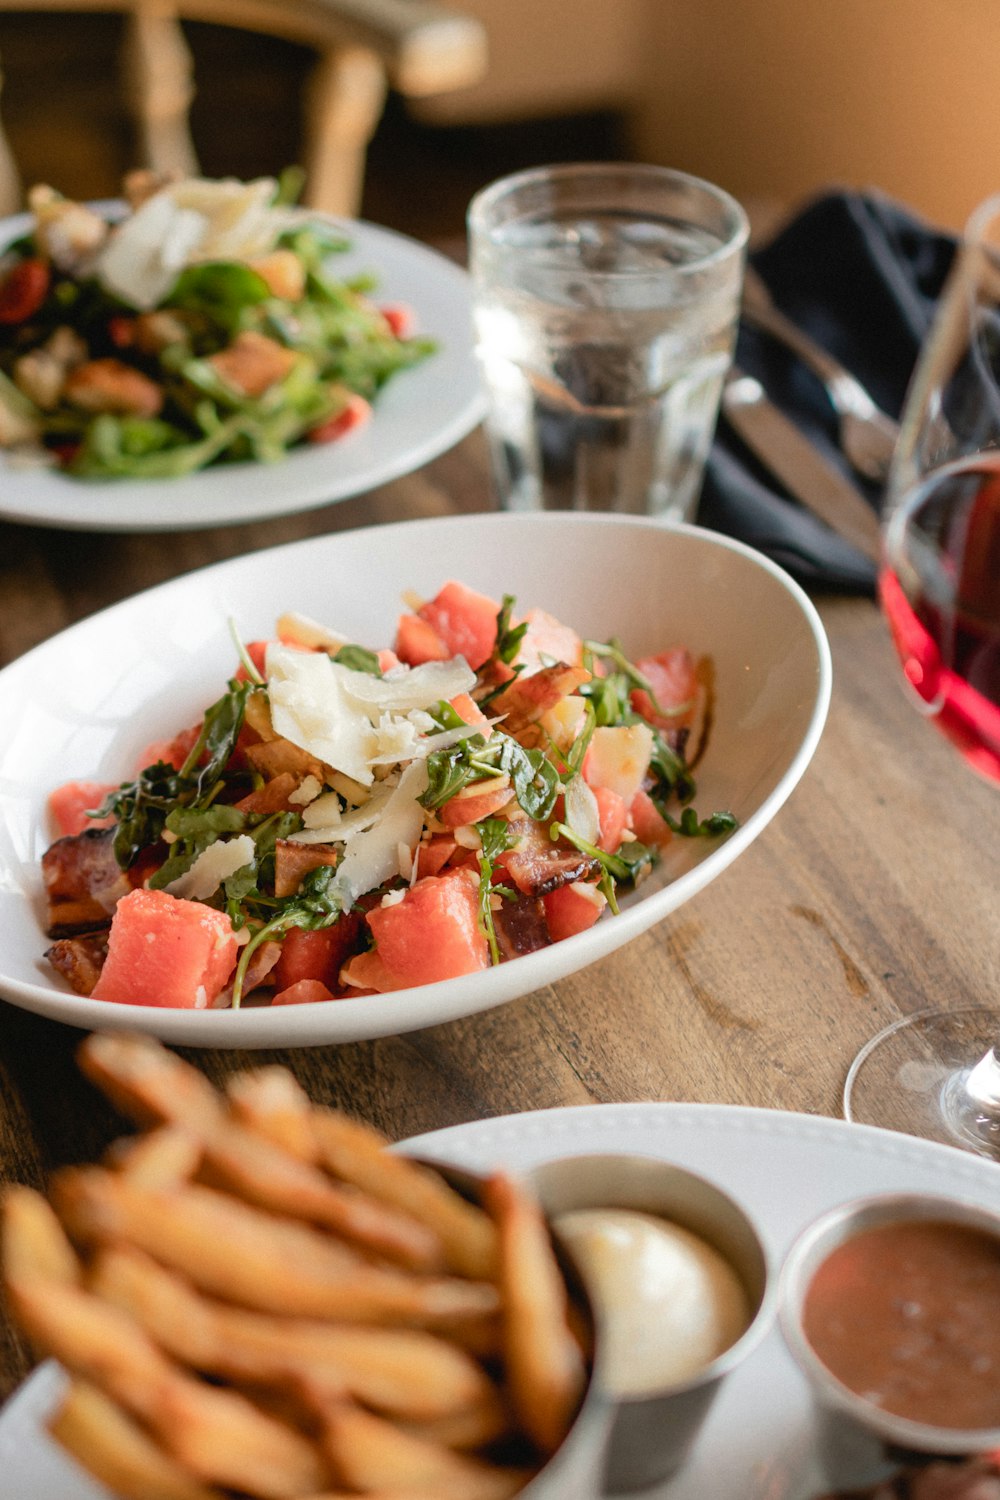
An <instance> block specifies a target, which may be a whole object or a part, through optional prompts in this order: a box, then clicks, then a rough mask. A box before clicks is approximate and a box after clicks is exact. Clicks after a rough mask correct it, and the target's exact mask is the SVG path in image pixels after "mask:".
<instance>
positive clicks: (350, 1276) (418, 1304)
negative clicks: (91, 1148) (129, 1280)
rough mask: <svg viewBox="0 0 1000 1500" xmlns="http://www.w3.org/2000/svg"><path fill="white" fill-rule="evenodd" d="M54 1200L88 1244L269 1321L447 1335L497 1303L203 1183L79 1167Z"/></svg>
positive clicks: (61, 1182) (482, 1289) (60, 1180)
mask: <svg viewBox="0 0 1000 1500" xmlns="http://www.w3.org/2000/svg"><path fill="white" fill-rule="evenodd" d="M51 1194H52V1198H53V1202H54V1204H55V1207H56V1211H57V1213H58V1214H59V1216H60V1218H61V1219H62V1220H63V1222H64V1223H65V1224H66V1225H67V1226H68V1228H69V1230H70V1232H71V1233H72V1234H73V1235H74V1236H76V1237H78V1238H79V1239H81V1240H83V1241H84V1242H85V1243H89V1244H108V1243H111V1242H114V1241H121V1240H124V1241H125V1242H126V1243H128V1244H131V1245H134V1246H136V1247H137V1248H138V1249H140V1250H145V1251H146V1252H147V1253H148V1254H150V1255H152V1256H153V1257H154V1258H155V1259H156V1260H158V1261H160V1262H161V1263H162V1264H164V1265H166V1266H169V1267H171V1268H172V1269H173V1270H176V1271H180V1272H181V1273H182V1274H183V1275H185V1276H188V1277H189V1278H190V1280H191V1281H192V1282H193V1283H194V1284H195V1286H197V1287H199V1288H200V1289H201V1290H202V1291H206V1292H210V1293H215V1294H218V1295H219V1296H222V1297H225V1298H227V1299H228V1300H230V1301H238V1302H241V1303H243V1305H244V1306H245V1307H249V1308H255V1309H257V1310H259V1311H262V1312H276V1313H289V1314H293V1315H298V1316H301V1317H319V1318H342V1319H345V1320H346V1321H348V1322H352V1323H390V1322H401V1323H405V1324H413V1325H415V1326H418V1327H447V1326H448V1324H449V1323H450V1322H452V1321H458V1320H461V1319H463V1318H470V1317H476V1316H479V1315H482V1314H484V1313H491V1312H494V1311H495V1310H496V1307H497V1303H498V1299H497V1292H496V1288H495V1287H493V1286H491V1285H490V1284H488V1283H486V1282H473V1281H464V1280H461V1279H459V1278H458V1277H420V1276H414V1275H409V1274H407V1273H405V1272H403V1271H396V1270H392V1269H386V1268H383V1267H381V1266H376V1265H372V1264H370V1263H369V1262H367V1261H365V1260H364V1259H363V1258H362V1257H361V1256H359V1255H358V1254H357V1252H355V1251H354V1250H352V1249H351V1248H350V1247H348V1246H346V1245H344V1244H342V1243H340V1242H338V1241H336V1240H334V1239H333V1238H332V1237H331V1236H330V1235H326V1234H323V1233H322V1232H321V1231H320V1230H317V1229H314V1228H312V1227H311V1226H310V1225H306V1224H301V1223H296V1222H294V1221H292V1220H290V1219H277V1218H275V1217H274V1216H273V1215H271V1214H267V1213H264V1212H263V1211H262V1210H260V1209H257V1208H253V1207H252V1206H250V1205H249V1204H245V1203H241V1202H239V1201H238V1200H234V1199H232V1198H230V1197H228V1196H226V1195H225V1194H223V1193H219V1192H216V1191H215V1190H214V1189H211V1188H205V1187H200V1186H198V1185H197V1184H190V1185H183V1186H180V1187H176V1188H171V1189H149V1188H143V1187H141V1186H138V1185H137V1184H135V1183H133V1182H130V1181H129V1180H128V1179H127V1178H125V1177H122V1176H121V1175H120V1174H116V1173H112V1172H107V1171H104V1170H103V1169H101V1168H99V1167H84V1168H77V1167H72V1168H67V1169H65V1170H64V1171H62V1172H59V1173H57V1174H56V1176H55V1177H54V1178H53V1181H52V1186H51Z"/></svg>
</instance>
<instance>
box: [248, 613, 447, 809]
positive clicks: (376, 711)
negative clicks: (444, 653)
mask: <svg viewBox="0 0 1000 1500" xmlns="http://www.w3.org/2000/svg"><path fill="white" fill-rule="evenodd" d="M266 669H267V686H268V695H269V698H270V702H271V723H272V725H273V726H274V730H275V733H276V734H279V735H282V736H283V737H284V738H285V739H287V740H291V741H292V743H293V744H295V745H299V746H301V747H302V749H303V750H308V751H309V753H310V755H315V756H316V758H317V760H321V761H323V763H324V765H328V766H331V767H332V768H333V769H334V770H335V771H340V772H342V773H343V774H344V775H346V776H350V777H351V778H352V779H353V780H354V781H357V782H359V783H360V784H361V785H362V786H366V787H368V786H371V784H372V782H373V780H374V771H373V767H374V766H378V765H396V764H398V763H399V762H401V761H408V760H413V759H414V758H415V757H416V756H418V755H422V754H424V753H426V751H425V747H424V746H423V745H422V744H421V732H422V726H421V722H420V719H419V718H418V719H417V720H416V722H414V719H413V718H411V717H408V716H410V715H421V714H423V711H424V710H426V709H427V708H428V707H429V706H431V705H432V704H435V703H438V702H440V700H441V699H442V698H445V699H447V698H453V697H455V695H456V694H457V693H463V692H466V691H467V690H468V688H470V687H471V686H472V685H473V684H474V682H475V676H474V674H473V672H472V671H471V670H470V668H469V667H468V666H467V665H466V664H465V662H464V661H463V660H462V658H461V657H456V659H455V660H454V661H450V662H427V663H426V664H425V665H423V666H420V667H400V668H397V669H394V670H393V671H392V672H390V673H388V674H387V675H386V676H385V677H374V676H372V675H371V674H370V673H368V672H355V671H352V669H351V668H350V667H345V666H344V665H343V664H342V663H341V662H335V661H331V659H330V657H329V656H326V655H325V654H321V653H318V652H305V651H297V650H295V649H294V648H293V647H290V646H284V645H281V644H279V643H275V642H272V643H271V644H270V645H269V646H268V648H267V657H266Z"/></svg>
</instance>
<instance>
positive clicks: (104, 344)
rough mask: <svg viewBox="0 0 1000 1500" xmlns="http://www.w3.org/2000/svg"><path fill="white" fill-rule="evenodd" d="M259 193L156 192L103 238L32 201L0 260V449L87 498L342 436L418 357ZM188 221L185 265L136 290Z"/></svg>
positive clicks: (418, 344)
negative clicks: (237, 231)
mask: <svg viewBox="0 0 1000 1500" xmlns="http://www.w3.org/2000/svg"><path fill="white" fill-rule="evenodd" d="M259 186H260V185H259V184H248V185H243V184H235V183H233V184H227V183H219V184H213V183H203V182H200V181H199V180H197V179H194V180H191V181H189V182H186V183H183V184H176V185H174V186H173V187H169V186H162V185H161V187H160V190H159V191H158V192H157V193H155V194H154V195H152V201H151V199H150V198H148V197H147V198H145V199H143V200H142V201H141V202H139V203H138V204H137V205H136V206H135V207H134V210H133V213H132V214H131V215H128V216H126V217H125V219H123V220H121V221H116V223H115V224H114V225H113V226H111V227H109V226H108V225H107V224H106V223H105V222H104V221H103V220H99V219H98V218H97V216H96V215H95V214H94V213H93V211H91V210H90V209H88V208H86V206H85V205H81V204H73V203H70V202H68V201H67V200H62V199H60V198H59V197H58V195H55V194H52V192H51V190H50V189H45V190H41V189H36V190H33V195H34V196H33V198H32V201H33V202H34V203H36V204H37V207H36V222H35V226H34V228H33V230H32V231H31V232H29V233H28V234H26V235H25V236H23V237H22V238H21V239H20V240H19V241H18V242H17V243H16V244H15V245H13V246H11V247H10V248H9V249H8V250H7V251H6V252H5V253H2V254H0V447H3V446H7V447H10V448H16V449H18V450H34V451H36V452H38V453H41V454H44V455H46V456H47V459H48V461H50V462H51V463H53V464H57V465H58V466H60V467H61V468H63V469H64V470H65V471H66V472H68V473H70V474H73V475H76V476H78V477H80V478H82V479H99V480H107V479H115V478H148V479H166V478H174V477H178V476H181V475H184V474H190V473H192V472H194V471H196V470H199V469H203V468H205V467H206V466H208V465H210V464H215V463H219V462H229V461H235V460H253V461H256V462H261V463H273V462H275V461H277V460H279V459H281V458H282V457H283V456H284V455H285V454H286V453H287V452H288V450H289V449H290V448H292V447H294V446H295V445H296V444H300V443H303V442H307V441H308V442H325V441H331V440H333V439H335V438H337V437H339V436H341V435H343V433H344V432H346V431H348V430H350V428H351V427H352V426H354V425H357V423H358V422H359V421H361V420H363V419H364V417H365V416H366V415H367V412H368V408H369V405H370V403H371V402H372V401H373V400H374V399H375V397H376V396H377V394H378V392H379V391H380V390H381V388H382V387H383V386H384V385H385V383H386V381H388V380H390V379H392V377H393V376H394V375H396V374H397V373H398V372H400V371H402V370H405V369H407V368H409V367H411V366H412V365H414V364H416V363H417V362H419V361H420V360H423V359H424V358H426V357H427V356H428V355H429V354H431V353H432V352H433V350H434V348H435V344H434V341H433V340H432V339H429V338H423V337H408V336H405V328H404V318H403V314H402V312H401V310H399V309H392V308H389V309H385V310H383V309H382V308H380V307H379V306H378V305H377V302H376V301H375V300H374V294H375V288H376V282H375V279H374V278H373V277H372V276H371V275H368V274H366V275H359V276H354V277H350V278H347V279H341V278H339V277H338V275H337V266H336V261H337V256H338V254H340V253H342V252H343V251H345V250H346V249H348V248H349V243H348V241H347V240H346V239H345V238H344V236H343V235H342V234H340V233H338V232H336V231H334V230H333V229H331V228H329V227H327V226H325V225H324V224H323V223H321V222H310V221H308V220H307V219H306V218H305V216H304V213H303V212H302V211H298V212H293V211H292V210H289V209H287V208H284V207H282V206H281V203H280V195H281V189H280V188H279V187H278V185H277V184H274V185H273V187H274V193H273V197H272V201H271V202H270V203H264V202H262V200H261V194H260V192H257V191H255V192H253V193H251V189H254V190H255V189H257V188H259ZM212 189H219V192H218V193H213V192H212V191H211V190H212ZM244 189H245V194H244V196H245V198H246V201H245V202H244V201H243V200H242V199H240V198H239V197H235V198H234V194H236V193H238V192H243V191H244ZM196 190H197V191H196ZM171 194H173V195H174V196H173V198H171ZM160 199H162V200H163V202H162V204H160V203H159V201H158V200H160ZM233 202H235V205H236V208H235V209H233V210H231V209H230V205H231V204H232V203H233ZM236 210H239V213H240V214H242V215H243V222H244V232H243V239H242V241H241V239H240V236H239V235H236V236H235V237H234V234H233V231H232V226H231V224H230V218H231V217H232V214H233V213H234V212H235V211H236ZM154 211H155V212H154ZM157 214H158V215H159V217H158V218H157V217H155V215H157ZM227 214H228V215H229V217H226V215H227ZM196 215H200V216H201V221H203V223H204V225H205V226H206V227H205V231H204V234H203V238H202V241H201V242H200V244H199V245H196V246H195V249H194V250H193V251H192V258H193V259H192V263H188V264H184V265H182V266H180V267H179V268H178V267H176V266H174V267H171V265H170V263H169V262H164V264H159V265H158V273H159V274H158V275H157V276H154V277H152V279H150V280H149V281H148V282H144V281H143V280H142V278H141V277H139V276H138V274H137V272H136V266H137V265H138V263H140V262H141V261H142V257H143V256H144V255H148V256H149V258H150V260H151V261H152V260H154V259H155V257H156V256H157V255H159V256H160V260H161V261H164V257H165V255H166V252H165V251H163V250H162V249H161V246H160V245H159V243H153V240H152V239H151V237H154V236H158V239H159V240H162V241H164V242H165V243H167V244H169V242H170V238H171V235H172V234H177V235H180V236H181V237H183V235H184V234H187V233H189V230H190V224H191V222H192V219H193V218H194V217H195V216H196ZM213 216H214V217H213ZM216 219H218V220H219V221H220V223H221V224H222V228H221V229H220V228H219V226H218V224H216V222H215V220H216ZM146 220H149V223H148V224H147V223H146V222H145V221H146ZM237 227H239V226H238V225H237ZM129 234H132V235H133V238H134V239H135V242H136V243H135V249H134V252H133V253H132V255H131V257H126V256H124V255H123V252H122V246H123V244H124V243H125V238H124V237H125V236H127V235H129ZM74 236H75V239H74ZM244 245H245V248H244ZM116 246H117V250H116ZM233 246H235V249H232V247H233ZM227 250H228V251H229V252H230V253H226V252H227ZM115 257H117V259H116V258H115ZM123 260H125V261H126V262H127V264H126V267H125V269H126V271H127V274H126V275H124V277H123V274H122V266H121V265H120V264H118V262H121V261H123Z"/></svg>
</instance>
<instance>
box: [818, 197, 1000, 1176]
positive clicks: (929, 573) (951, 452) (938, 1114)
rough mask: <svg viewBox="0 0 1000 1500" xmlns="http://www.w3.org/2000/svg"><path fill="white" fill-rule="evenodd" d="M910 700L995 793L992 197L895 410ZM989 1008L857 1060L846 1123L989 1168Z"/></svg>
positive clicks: (888, 546) (895, 533)
mask: <svg viewBox="0 0 1000 1500" xmlns="http://www.w3.org/2000/svg"><path fill="white" fill-rule="evenodd" d="M879 593H880V599H881V604H882V608H883V611H884V613H885V615H886V618H887V619H888V622H889V626H890V629H891V631H892V638H893V642H894V644H895V647H896V651H897V653H898V655H899V659H900V663H901V665H902V669H903V674H904V677H905V680H906V683H907V685H908V690H909V693H910V696H911V697H912V699H913V701H914V703H915V704H916V706H917V708H918V709H919V711H920V713H921V714H922V715H923V716H924V717H925V718H926V719H927V720H928V722H929V723H931V724H933V725H934V726H935V727H936V728H937V729H938V730H939V731H940V732H941V733H942V734H944V735H946V736H947V738H948V739H949V740H950V741H951V742H952V744H953V745H954V746H955V747H956V748H957V750H958V751H959V753H960V754H961V755H962V757H963V758H964V759H965V761H966V762H967V764H968V765H969V766H971V767H972V769H973V771H976V772H978V773H979V774H980V775H981V776H984V777H986V778H987V779H988V780H989V781H991V782H993V783H1000V195H998V196H997V197H995V198H991V199H989V200H987V202H985V203H984V204H982V205H981V207H980V208H979V209H977V211H976V212H975V213H974V214H973V216H972V218H971V220H970V221H969V225H968V228H967V230H966V233H965V236H964V237H963V240H962V243H961V244H960V246H959V248H958V251H957V253H956V257H955V261H954V264H953V267H952V270H951V274H950V276H949V279H948V282H947V285H946V286H945V289H944V291H943V293H942V296H941V299H940V302H939V305H938V308H937V313H936V316H935V319H934V323H933V326H932V328H931V330H930V332H929V334H928V336H927V338H926V340H925V343H924V347H923V350H922V352H921V355H920V359H919V361H918V363H917V368H916V370H915V372H914V376H913V379H912V381H911V384H910V389H909V391H908V394H907V398H906V403H905V407H904V411H903V421H902V426H901V431H900V437H899V443H898V446H897V449H896V453H895V456H894V459H893V463H892V467H891V470H890V474H889V480H888V486H887V494H886V512H885V519H884V526H883V565H882V569H881V573H880V579H879ZM998 1053H1000V1003H995V1004H993V1005H976V1006H966V1007H962V1008H955V1009H951V1010H934V1011H923V1012H919V1013H917V1014H916V1015H913V1016H907V1017H905V1018H904V1019H902V1020H900V1021H897V1022H895V1023H894V1024H893V1025H891V1026H888V1027H886V1029H885V1030H884V1031H882V1032H880V1033H879V1035H878V1036H876V1037H874V1038H873V1039H872V1040H871V1041H870V1042H868V1043H867V1044H866V1045H865V1047H863V1048H862V1050H861V1052H860V1053H859V1054H858V1056H857V1057H856V1058H855V1060H854V1062H853V1064H852V1066H851V1069H850V1072H849V1074H848V1077H847V1083H846V1085H845V1089H844V1113H845V1114H846V1116H847V1118H848V1119H849V1120H860V1121H863V1122H864V1123H867V1124H875V1125H885V1126H889V1127H895V1128H897V1129H903V1130H906V1131H907V1132H909V1133H911V1134H915V1135H921V1136H925V1137H928V1138H929V1139H932V1140H939V1141H947V1142H949V1143H951V1144H953V1145H959V1146H965V1147H966V1148H968V1149H970V1150H973V1151H978V1152H980V1153H981V1154H982V1155H984V1156H991V1157H994V1158H996V1159H997V1160H1000V1055H998Z"/></svg>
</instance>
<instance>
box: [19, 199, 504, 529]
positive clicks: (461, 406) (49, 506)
mask: <svg viewBox="0 0 1000 1500" xmlns="http://www.w3.org/2000/svg"><path fill="white" fill-rule="evenodd" d="M310 217H311V218H313V219H314V220H319V221H320V222H323V223H326V224H329V225H330V226H331V227H332V228H334V229H336V230H338V231H339V232H341V233H343V235H344V236H345V238H346V239H348V240H349V241H350V245H351V248H350V249H349V250H347V251H345V252H344V253H343V254H337V255H336V256H335V257H334V259H333V263H332V264H333V270H334V274H335V275H336V276H337V277H338V278H340V279H344V278H347V277H350V276H354V275H358V274H360V273H371V274H373V275H374V276H375V277H377V280H378V285H377V287H376V290H375V292H374V294H373V296H374V299H375V300H376V301H378V302H380V303H386V304H388V303H399V302H402V303H406V304H407V306H409V307H410V308H412V310H413V312H414V314H415V320H416V327H415V332H417V333H419V334H425V335H427V336H429V337H432V338H434V339H436V340H437V343H438V349H437V352H436V353H435V354H433V355H431V356H430V357H429V358H428V359H425V360H422V361H421V362H420V364H418V365H416V366H414V368H413V369H412V370H403V371H401V372H400V373H399V374H397V375H395V376H394V377H393V378H392V379H391V380H390V381H389V382H388V384H387V385H386V386H385V387H384V389H383V390H382V391H381V392H380V393H379V396H378V398H377V400H376V403H375V412H374V415H373V417H372V420H371V421H370V422H367V423H365V425H364V426H362V427H359V428H357V429H356V430H355V431H353V432H351V433H349V434H348V435H347V436H346V437H344V438H341V439H340V440H339V441H337V442H333V443H321V444H318V445H314V446H311V447H310V446H306V447H304V448H297V449H294V450H293V451H292V452H291V453H289V454H288V455H287V457H286V458H285V459H283V460H282V461H281V462H280V463H277V464H254V463H240V464H222V465H220V466H219V467H217V468H210V469H205V470H203V471H202V472H201V473H198V474H191V475H188V476H186V477H184V478H178V479H141V480H140V479H120V480H109V481H106V482H99V481H94V480H81V479H73V478H70V477H69V476H68V475H65V474H60V473H59V472H58V471H56V470H53V469H44V468H43V469H39V468H18V467H17V466H16V465H15V464H14V463H12V462H11V460H10V458H9V456H6V455H4V453H3V452H2V450H0V517H3V518H6V519H7V520H9V521H25V522H27V523H29V524H30V525H34V526H61V527H67V528H70V529H73V530H77V531H179V530H182V529H184V528H187V527H201V526H226V525H232V524H235V523H238V522H242V521H256V520H261V519H267V518H268V517H271V516H282V515H290V514H292V513H293V512H296V511H300V510H309V509H311V508H313V507H316V506H320V505H326V504H328V503H330V502H331V501H334V500H346V499H348V498H349V497H350V496H352V495H359V494H362V493H364V492H365V491H366V490H370V489H374V487H375V486H376V485H380V484H387V483H388V482H389V480H391V479H398V478H399V476H400V475H401V474H408V473H410V472H411V471H412V470H413V469H418V468H420V467H421V465H423V464H426V463H429V462H430V460H431V459H432V458H435V457H436V456H437V455H438V454H439V453H444V452H446V450H447V449H448V448H450V447H452V446H453V445H454V444H455V443H457V442H458V441H459V439H460V438H463V437H464V436H465V435H466V433H468V432H470V431H471V430H472V428H473V427H475V425H476V423H477V422H478V421H479V420H480V418H481V417H482V414H483V409H484V397H483V393H482V388H481V384H480V378H479V369H478V366H477V364H476V359H475V355H474V353H473V348H472V320H471V312H470V303H469V292H468V280H467V277H466V274H465V272H464V271H463V270H462V268H461V267H460V266H457V265H455V264H453V262H451V261H450V260H447V259H446V258H445V257H444V256H443V255H439V254H438V253H437V252H436V251H434V250H430V249H428V247H427V246H426V245H421V244H418V243H417V241H415V240H411V239H407V238H406V237H405V236H404V235H400V234H396V233H394V232H393V231H391V230H388V229H380V228H378V227H377V226H376V225H374V224H366V223H363V222H358V221H343V220H333V219H326V218H324V217H323V216H322V215H311V216H310ZM30 223H31V219H30V217H29V216H28V215H26V214H24V215H19V216H18V217H17V218H14V219H7V220H4V221H3V222H0V249H2V248H3V246H4V245H5V244H9V243H10V242H11V241H12V240H14V239H16V238H17V237H18V236H19V235H21V234H23V233H24V232H25V230H26V229H27V228H28V227H29V225H30Z"/></svg>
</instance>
